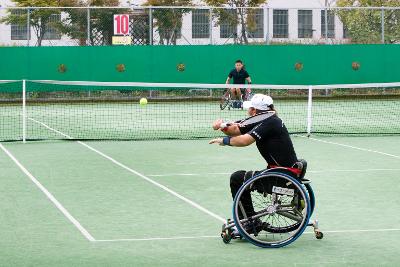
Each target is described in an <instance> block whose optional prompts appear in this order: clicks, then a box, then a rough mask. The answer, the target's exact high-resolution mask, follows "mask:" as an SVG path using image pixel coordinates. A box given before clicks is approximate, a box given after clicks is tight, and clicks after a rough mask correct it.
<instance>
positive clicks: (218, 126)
mask: <svg viewBox="0 0 400 267" xmlns="http://www.w3.org/2000/svg"><path fill="white" fill-rule="evenodd" d="M223 123H224V121H223V120H221V119H219V120H216V121H214V122H213V126H212V127H213V129H214V130H216V131H217V130H221V131H222V132H223V133H224V134H226V135H228V136H238V135H241V134H242V133H241V132H240V129H239V126H238V125H237V124H231V125H229V126H226V127H223V126H224V125H223Z"/></svg>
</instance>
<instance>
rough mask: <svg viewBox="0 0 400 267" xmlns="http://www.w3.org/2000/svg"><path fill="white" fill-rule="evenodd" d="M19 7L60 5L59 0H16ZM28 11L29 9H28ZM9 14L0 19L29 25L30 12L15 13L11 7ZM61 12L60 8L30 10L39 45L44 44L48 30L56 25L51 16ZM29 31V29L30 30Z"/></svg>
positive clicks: (5, 21) (8, 22) (30, 19)
mask: <svg viewBox="0 0 400 267" xmlns="http://www.w3.org/2000/svg"><path fill="white" fill-rule="evenodd" d="M14 2H15V3H16V6H17V7H34V6H46V7H56V6H57V5H58V1H57V0H14ZM26 11H28V9H27V10H26ZM7 12H8V15H7V16H6V17H5V18H4V19H2V20H0V22H4V23H7V24H17V25H27V22H28V12H22V13H13V12H12V9H9V10H8V11H7ZM58 14H60V10H52V9H30V10H29V24H30V26H31V27H32V29H33V31H34V33H35V35H36V37H37V45H38V46H41V45H42V40H43V38H44V37H45V33H46V30H47V29H48V28H49V27H51V26H54V25H52V23H53V22H52V21H51V18H52V16H54V15H58ZM28 32H29V31H28Z"/></svg>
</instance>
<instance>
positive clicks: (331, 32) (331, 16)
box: [321, 10, 335, 38]
mask: <svg viewBox="0 0 400 267" xmlns="http://www.w3.org/2000/svg"><path fill="white" fill-rule="evenodd" d="M327 17H328V38H335V13H333V11H331V10H328V13H327ZM321 35H322V37H324V38H325V37H326V35H325V10H321Z"/></svg>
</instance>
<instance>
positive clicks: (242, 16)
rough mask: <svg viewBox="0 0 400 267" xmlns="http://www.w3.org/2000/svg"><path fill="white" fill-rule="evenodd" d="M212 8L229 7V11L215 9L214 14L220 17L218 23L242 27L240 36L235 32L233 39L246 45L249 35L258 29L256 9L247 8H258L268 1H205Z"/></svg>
mask: <svg viewBox="0 0 400 267" xmlns="http://www.w3.org/2000/svg"><path fill="white" fill-rule="evenodd" d="M205 1H206V3H207V4H208V5H210V6H216V7H227V9H215V10H214V14H215V15H216V16H217V17H218V22H219V24H220V25H221V24H222V23H224V24H228V25H230V26H232V27H233V28H234V29H236V27H237V25H240V26H241V27H240V34H239V35H237V34H236V31H235V30H234V34H233V36H232V37H233V38H234V41H235V43H245V44H247V43H248V42H249V41H248V33H249V32H252V31H254V30H255V29H256V26H257V25H256V20H255V17H256V12H255V9H251V8H246V7H258V6H261V5H262V4H265V3H266V2H267V0H205Z"/></svg>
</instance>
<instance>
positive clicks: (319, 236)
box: [315, 231, 324, 239]
mask: <svg viewBox="0 0 400 267" xmlns="http://www.w3.org/2000/svg"><path fill="white" fill-rule="evenodd" d="M323 237H324V234H323V233H322V232H320V231H316V232H315V238H316V239H322V238H323Z"/></svg>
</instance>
